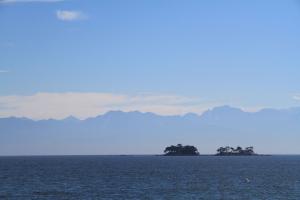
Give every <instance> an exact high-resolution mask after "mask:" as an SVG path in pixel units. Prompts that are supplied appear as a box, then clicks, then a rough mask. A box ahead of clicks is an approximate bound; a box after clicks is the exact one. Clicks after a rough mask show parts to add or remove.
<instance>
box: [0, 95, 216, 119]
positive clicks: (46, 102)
mask: <svg viewBox="0 0 300 200" xmlns="http://www.w3.org/2000/svg"><path fill="white" fill-rule="evenodd" d="M211 106H212V105H208V104H205V103H204V102H203V101H202V100H201V99H198V98H191V97H184V96H177V95H156V94H139V95H125V94H112V93H37V94H34V95H30V96H21V95H20V96H0V117H9V116H17V117H29V118H32V119H48V118H54V119H62V118H65V117H67V116H70V115H73V116H75V117H78V118H81V119H84V118H88V117H93V116H97V115H99V114H104V113H106V112H108V111H111V110H121V111H125V112H128V111H141V112H153V113H156V114H160V115H181V114H185V113H189V112H194V113H199V114H200V113H202V112H203V111H205V110H206V109H207V108H209V107H211Z"/></svg>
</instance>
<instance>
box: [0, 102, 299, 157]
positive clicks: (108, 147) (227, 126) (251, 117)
mask: <svg viewBox="0 0 300 200" xmlns="http://www.w3.org/2000/svg"><path fill="white" fill-rule="evenodd" d="M299 122H300V107H295V108H290V109H282V110H276V109H263V110H260V111H258V112H254V113H250V112H244V111H242V110H241V109H238V108H233V107H229V106H222V107H216V108H214V109H211V110H208V111H207V112H205V113H203V114H202V115H201V116H199V115H196V114H192V113H190V114H186V115H184V116H159V115H156V114H153V113H141V112H121V111H111V112H108V113H106V114H104V115H99V116H98V117H95V118H88V119H86V120H78V119H76V118H74V117H68V118H66V119H63V120H51V119H50V120H40V121H33V120H31V119H27V118H15V117H10V118H2V119H0V155H64V154H73V155H78V154H160V153H162V150H163V149H164V147H166V146H167V145H170V144H177V143H182V144H191V145H195V146H197V147H198V149H199V151H200V153H202V154H204V153H215V150H216V149H217V148H218V147H219V146H225V145H230V146H236V145H241V146H254V147H255V150H256V151H257V152H258V153H274V154H277V153H281V154H289V153H292V154H299V153H300V145H299V142H298V141H296V139H295V138H297V137H296V136H297V135H298V134H300V123H299ZM278 141H280V142H278ZM283 144H289V145H288V146H287V145H283Z"/></svg>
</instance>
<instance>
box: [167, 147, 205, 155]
mask: <svg viewBox="0 0 300 200" xmlns="http://www.w3.org/2000/svg"><path fill="white" fill-rule="evenodd" d="M164 153H165V154H164V155H165V156H199V152H198V149H197V148H196V147H194V146H190V145H186V146H183V145H182V144H177V145H176V146H174V145H171V146H169V147H166V148H165V150H164Z"/></svg>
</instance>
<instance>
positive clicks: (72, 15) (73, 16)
mask: <svg viewBox="0 0 300 200" xmlns="http://www.w3.org/2000/svg"><path fill="white" fill-rule="evenodd" d="M56 17H57V19H59V20H62V21H76V20H82V19H87V16H86V15H85V14H84V13H82V12H81V11H76V10H57V11H56Z"/></svg>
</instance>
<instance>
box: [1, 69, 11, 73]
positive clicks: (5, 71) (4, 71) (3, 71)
mask: <svg viewBox="0 0 300 200" xmlns="http://www.w3.org/2000/svg"><path fill="white" fill-rule="evenodd" d="M8 72H9V71H8V70H1V69H0V73H8Z"/></svg>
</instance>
